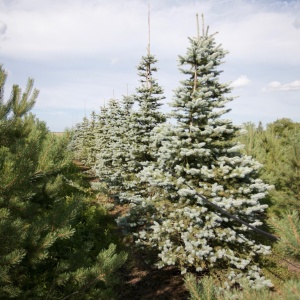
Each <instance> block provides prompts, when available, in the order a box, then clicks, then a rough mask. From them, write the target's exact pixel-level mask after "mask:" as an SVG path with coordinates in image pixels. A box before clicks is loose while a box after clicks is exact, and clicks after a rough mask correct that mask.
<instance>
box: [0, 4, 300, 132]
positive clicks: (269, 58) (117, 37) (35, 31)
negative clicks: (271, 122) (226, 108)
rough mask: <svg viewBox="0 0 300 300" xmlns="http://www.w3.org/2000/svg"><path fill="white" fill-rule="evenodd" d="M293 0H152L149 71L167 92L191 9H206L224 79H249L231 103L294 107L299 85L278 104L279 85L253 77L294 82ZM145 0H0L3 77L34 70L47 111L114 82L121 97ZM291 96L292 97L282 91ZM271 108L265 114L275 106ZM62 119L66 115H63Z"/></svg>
mask: <svg viewBox="0 0 300 300" xmlns="http://www.w3.org/2000/svg"><path fill="white" fill-rule="evenodd" d="M271 2H272V3H271ZM296 2H298V0H296V1H283V0H273V1H267V0H251V1H249V0H237V1H232V0H210V1H207V0H197V1H195V0H185V1H177V0H176V1H175V0H165V1H155V0H152V1H151V52H152V53H153V54H154V55H155V56H156V57H157V59H158V60H159V61H158V64H157V66H158V69H159V70H158V73H157V76H156V78H158V80H159V83H160V84H161V85H162V86H163V87H164V90H165V92H166V96H167V99H166V102H170V100H171V97H172V96H173V92H171V91H172V90H174V89H175V88H176V87H177V86H178V84H179V80H181V79H182V78H183V77H184V75H183V74H181V73H179V72H178V70H177V57H178V55H179V54H181V55H182V54H184V53H186V47H187V46H188V39H187V37H189V36H190V37H193V36H195V35H196V33H197V29H196V18H195V13H196V12H198V13H199V14H200V15H201V14H202V13H203V14H204V16H205V24H207V25H209V26H210V32H211V33H213V32H216V31H219V34H218V35H216V42H217V44H218V43H222V47H223V48H224V49H225V50H229V55H228V56H226V57H225V61H227V63H226V64H225V65H222V66H221V69H222V70H224V73H223V74H224V75H222V76H224V80H226V82H227V81H229V80H230V79H232V78H234V79H236V80H234V81H233V82H232V86H233V87H235V88H240V87H245V86H247V84H248V85H249V83H251V89H249V88H244V89H241V90H239V93H240V94H241V95H240V96H241V97H240V98H239V99H238V100H236V101H237V102H236V103H243V105H241V108H238V109H236V108H234V113H236V114H240V115H242V116H243V119H245V121H250V120H251V117H253V116H255V111H264V110H263V109H261V107H262V105H264V103H266V101H265V100H266V99H268V98H272V99H271V100H270V103H271V102H272V101H273V102H272V105H273V106H272V109H273V111H274V112H275V110H276V109H277V110H278V111H279V112H280V113H282V112H284V113H286V116H289V115H288V114H287V113H295V111H296V109H294V106H297V105H299V104H298V102H296V100H295V99H294V98H295V97H296V96H297V93H287V94H288V96H286V95H285V99H284V100H285V101H284V107H285V109H283V108H282V107H281V106H276V105H275V104H274V98H275V97H279V98H280V97H282V94H281V93H261V89H260V87H261V82H266V83H267V82H270V81H271V80H272V78H276V79H277V82H273V83H271V82H270V84H269V85H268V86H267V87H265V89H264V90H265V91H267V90H268V91H271V90H297V89H299V88H298V81H297V80H296V81H294V82H292V81H293V80H294V79H295V78H299V77H298V76H299V74H298V73H299V68H300V56H299V53H300V30H299V28H300V19H299V8H300V6H299V4H298V5H297V3H296ZM147 3H148V0H118V1H107V0H64V1H61V0H51V1H49V0H26V1H23V0H14V1H11V0H0V20H1V21H0V22H1V23H0V41H1V38H2V37H3V38H5V43H4V42H3V43H1V44H0V57H1V61H0V63H3V64H4V67H5V68H6V69H8V70H11V76H9V79H8V82H10V81H11V83H21V86H24V85H23V84H22V82H24V81H25V80H26V78H27V77H28V76H32V77H33V78H35V79H36V86H37V88H38V89H40V91H41V93H40V96H39V99H38V103H37V108H38V109H40V110H41V109H43V108H44V109H46V110H47V111H51V110H55V109H66V110H67V109H78V110H84V107H86V109H93V108H95V109H96V110H97V108H98V107H99V106H100V105H101V103H102V102H103V101H104V99H106V100H107V99H109V98H110V97H112V94H113V91H114V93H115V95H116V97H121V95H122V94H126V86H127V85H128V86H129V93H130V92H134V91H135V87H136V86H137V85H138V84H139V83H138V77H137V71H136V69H135V66H136V65H138V62H139V60H140V58H141V55H145V54H146V47H147V43H148V36H147V32H148V28H147V9H148V5H147ZM200 23H201V20H200ZM200 31H201V29H200ZM1 34H2V35H1ZM3 34H4V36H3ZM240 74H247V76H246V75H240ZM249 78H251V82H250V80H249ZM284 82H290V83H287V84H283V83H284ZM291 97H294V98H293V106H292V105H291V104H290V103H289V102H288V101H286V100H287V99H290V98H291ZM243 101H244V102H243ZM233 102H234V103H235V101H233ZM290 102H291V101H290ZM278 103H280V101H278ZM278 105H279V104H278ZM280 105H281V104H280ZM245 107H247V109H245ZM298 107H299V106H298ZM251 108H253V109H251ZM273 111H272V112H270V114H269V116H268V117H269V118H272V116H273V115H274V116H275V114H273ZM298 111H299V109H298ZM247 116H248V117H247ZM283 116H284V115H283ZM47 118H48V117H47ZM276 118H277V115H276ZM48 120H50V116H49V118H48V119H47V122H48ZM61 122H66V121H65V120H64V119H63V118H62V121H61ZM53 123H55V121H53V122H52V124H53ZM62 127H65V126H62Z"/></svg>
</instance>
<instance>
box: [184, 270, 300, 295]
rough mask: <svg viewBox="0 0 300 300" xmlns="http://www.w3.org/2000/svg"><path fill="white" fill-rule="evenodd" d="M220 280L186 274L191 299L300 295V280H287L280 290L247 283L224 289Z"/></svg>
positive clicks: (186, 283) (186, 284)
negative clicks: (255, 287)
mask: <svg viewBox="0 0 300 300" xmlns="http://www.w3.org/2000/svg"><path fill="white" fill-rule="evenodd" d="M219 284H220V283H219V282H218V280H215V279H213V278H212V277H204V278H202V279H201V280H199V281H198V280H197V279H196V277H195V276H194V275H192V274H187V275H186V276H185V286H186V288H187V290H188V291H189V293H190V298H189V299H191V300H226V299H228V300H229V299H244V300H254V299H259V300H271V299H275V300H286V299H288V300H296V299H299V296H300V282H299V281H296V280H288V281H286V282H285V283H284V284H283V285H282V286H281V288H280V290H278V291H270V290H268V289H259V290H253V289H252V288H251V287H249V285H247V284H245V285H243V286H242V287H239V288H238V289H232V290H229V291H228V290H223V289H222V288H220V285H219Z"/></svg>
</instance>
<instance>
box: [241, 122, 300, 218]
mask: <svg viewBox="0 0 300 300" xmlns="http://www.w3.org/2000/svg"><path fill="white" fill-rule="evenodd" d="M245 129H246V130H247V133H246V134H244V135H241V136H240V137H239V138H238V140H239V141H240V142H241V143H243V144H245V148H244V151H245V153H246V154H247V155H251V156H253V157H255V158H256V159H257V160H258V161H259V162H260V163H262V164H263V168H262V170H261V177H262V178H263V179H264V180H265V181H266V182H268V183H270V184H273V185H274V186H275V190H274V191H272V192H271V194H270V199H271V201H272V207H271V211H272V212H275V213H276V214H278V215H280V214H281V213H282V212H284V211H285V210H286V209H296V210H299V209H300V206H299V203H300V198H299V197H300V124H299V123H296V122H292V121H291V120H289V119H280V120H277V121H275V122H273V123H270V124H267V127H266V129H263V128H262V127H258V128H256V126H255V125H254V124H251V123H250V124H249V123H248V124H245Z"/></svg>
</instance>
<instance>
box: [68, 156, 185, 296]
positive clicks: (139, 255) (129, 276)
mask: <svg viewBox="0 0 300 300" xmlns="http://www.w3.org/2000/svg"><path fill="white" fill-rule="evenodd" d="M74 163H75V164H76V165H77V166H78V167H79V169H80V170H81V171H83V172H85V171H87V170H89V168H88V167H85V166H84V165H83V164H82V163H81V162H79V161H75V162H74ZM87 180H89V181H95V177H93V176H90V177H87ZM97 201H99V202H101V203H102V204H113V205H114V207H113V209H111V210H109V214H110V215H111V216H112V217H114V218H117V217H118V216H120V215H122V214H124V213H125V212H126V206H124V205H120V204H118V203H115V202H114V201H113V199H108V198H107V197H106V196H103V197H101V195H99V197H98V199H97ZM116 231H117V234H118V235H120V239H121V240H123V243H124V245H125V246H124V247H125V251H127V253H128V255H129V258H128V261H127V263H126V265H125V266H124V267H123V268H122V269H121V270H120V271H119V275H120V277H121V281H122V283H121V284H120V288H119V290H118V296H117V300H186V299H188V298H189V294H188V292H187V291H186V289H185V287H184V282H183V278H182V276H181V274H180V271H179V270H178V269H177V268H176V267H173V266H170V267H165V268H163V269H157V268H154V267H152V266H151V265H149V264H147V263H145V259H146V258H147V256H149V253H145V252H142V251H141V250H139V249H137V247H136V246H135V244H134V242H133V241H132V239H131V238H129V237H128V236H127V237H126V236H124V235H123V234H122V232H121V230H120V229H116Z"/></svg>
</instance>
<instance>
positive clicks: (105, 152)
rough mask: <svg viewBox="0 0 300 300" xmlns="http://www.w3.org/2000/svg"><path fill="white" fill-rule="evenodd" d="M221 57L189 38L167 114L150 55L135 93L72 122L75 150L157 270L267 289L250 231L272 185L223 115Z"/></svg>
mask: <svg viewBox="0 0 300 300" xmlns="http://www.w3.org/2000/svg"><path fill="white" fill-rule="evenodd" d="M225 55H226V51H224V50H223V49H222V47H221V45H217V43H216V41H215V35H214V34H210V33H209V32H208V30H207V31H206V32H203V34H202V35H200V34H198V36H197V37H196V38H190V39H189V47H188V48H187V52H186V54H185V55H182V56H179V65H180V66H179V70H180V72H181V73H182V74H183V76H184V79H183V80H182V81H181V82H180V86H179V87H178V88H177V89H176V90H175V92H174V97H173V101H172V103H171V104H170V105H171V108H172V112H171V114H170V115H165V114H163V113H162V112H161V111H160V110H159V108H160V106H161V105H162V100H163V99H164V96H163V89H162V88H161V87H160V86H159V85H158V83H157V81H156V79H155V77H154V72H156V71H157V68H156V66H155V64H156V62H157V61H156V59H155V57H154V56H153V55H152V54H150V52H148V53H147V55H146V56H144V57H142V60H141V63H140V65H139V66H138V70H139V73H138V75H139V77H140V82H141V84H140V86H139V87H138V88H137V91H136V93H135V94H134V95H131V96H126V97H123V99H122V100H120V101H117V100H116V99H111V100H110V101H109V103H108V105H107V106H106V107H102V108H101V110H100V112H99V114H96V113H95V112H93V113H92V116H91V119H90V120H88V119H87V118H85V119H84V121H83V122H82V123H81V124H78V125H77V128H76V129H75V132H74V137H73V141H72V143H71V149H72V150H73V151H74V153H75V155H76V157H77V159H79V160H81V161H84V162H85V163H86V164H87V165H89V166H91V167H92V170H93V171H94V172H95V174H96V175H97V176H98V177H99V179H100V183H98V184H95V185H94V188H96V189H98V190H100V191H101V192H105V193H107V194H109V195H110V196H111V197H114V198H115V199H117V200H119V201H120V202H121V203H129V210H128V213H127V214H126V215H125V216H123V217H122V218H119V220H118V223H119V225H120V226H122V227H123V228H124V230H125V231H126V230H127V231H131V232H132V233H133V235H134V236H135V240H136V243H137V244H138V245H140V246H142V247H143V248H145V249H155V251H157V254H158V262H157V266H158V267H164V266H167V265H176V266H178V267H179V268H180V270H181V273H182V274H184V273H186V272H187V271H192V272H196V273H198V274H210V275H213V276H215V278H218V279H219V285H220V289H221V290H222V289H223V290H226V289H230V288H232V287H236V286H240V287H243V286H246V285H247V286H250V287H251V288H255V289H259V288H262V287H266V286H267V287H271V286H272V283H271V281H270V280H269V279H266V278H265V277H264V275H263V274H262V272H261V268H260V265H259V262H260V260H261V257H262V256H265V255H268V254H270V246H268V245H267V244H269V243H265V242H262V241H263V240H264V238H261V237H259V236H258V235H257V232H256V231H255V230H253V227H258V226H261V225H263V220H264V218H265V211H266V208H267V205H266V204H265V203H263V201H264V200H265V199H266V197H267V196H268V193H269V191H270V190H271V189H272V188H273V186H272V185H269V184H267V183H265V182H264V181H263V180H262V179H260V170H261V164H260V163H259V162H258V161H257V160H256V159H254V158H253V154H252V153H249V154H250V155H248V154H247V153H244V152H243V151H244V150H243V146H242V145H241V144H240V143H239V142H238V141H237V138H238V137H239V135H240V129H241V128H240V126H236V125H234V124H233V123H232V121H231V120H229V119H226V118H224V114H226V113H227V112H228V111H229V109H228V108H226V104H227V103H228V102H229V101H232V100H233V98H232V97H231V96H230V91H231V87H230V84H228V83H221V82H220V79H219V75H220V73H221V72H222V71H221V70H220V69H219V66H220V64H221V63H222V62H223V58H224V57H225ZM135 104H137V107H138V108H137V109H135V107H136V105H135ZM167 120H168V121H167ZM251 155H252V156H251ZM224 213H225V214H224ZM232 216H233V217H232ZM251 226H252V228H251Z"/></svg>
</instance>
